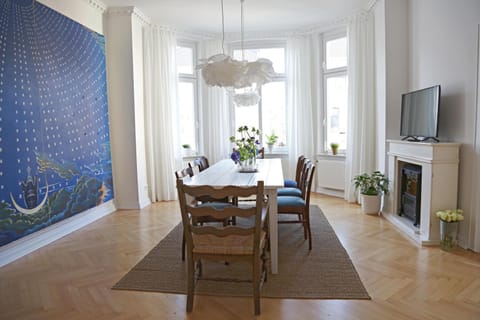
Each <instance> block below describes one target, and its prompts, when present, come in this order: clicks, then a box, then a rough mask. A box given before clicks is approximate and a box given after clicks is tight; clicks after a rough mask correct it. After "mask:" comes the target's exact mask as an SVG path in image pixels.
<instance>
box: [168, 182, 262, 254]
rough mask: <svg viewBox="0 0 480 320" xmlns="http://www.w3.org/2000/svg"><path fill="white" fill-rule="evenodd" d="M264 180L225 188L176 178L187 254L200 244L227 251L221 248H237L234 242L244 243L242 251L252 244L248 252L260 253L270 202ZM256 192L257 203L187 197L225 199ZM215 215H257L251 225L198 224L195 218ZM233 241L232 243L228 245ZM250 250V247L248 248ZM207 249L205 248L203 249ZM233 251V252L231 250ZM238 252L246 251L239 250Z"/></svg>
mask: <svg viewBox="0 0 480 320" xmlns="http://www.w3.org/2000/svg"><path fill="white" fill-rule="evenodd" d="M263 185H264V183H263V181H258V183H257V185H256V186H251V187H239V186H226V187H222V188H217V187H215V188H214V187H212V186H205V185H204V186H190V185H187V184H184V183H183V181H182V180H177V190H178V198H179V202H180V209H181V213H182V223H183V226H184V230H185V237H186V240H187V254H188V255H190V254H193V253H195V252H196V251H195V250H196V249H197V250H199V249H198V248H205V247H211V250H212V252H211V254H219V255H222V254H225V252H224V251H223V250H222V248H223V249H224V250H227V251H231V250H233V251H235V247H234V246H235V245H237V244H238V243H241V244H242V246H241V247H242V249H240V246H239V248H238V250H239V251H242V250H243V251H244V250H245V246H247V247H250V246H251V247H250V248H249V249H250V250H251V252H248V253H249V254H252V253H253V254H258V253H259V252H258V250H259V241H260V237H261V230H262V223H263V222H264V220H265V217H266V215H267V212H268V211H267V210H268V205H267V204H266V203H265V200H264V196H263V194H264V190H263ZM252 195H255V196H256V204H255V205H254V206H242V207H238V206H234V205H232V204H223V203H219V204H217V205H211V204H210V205H202V204H200V205H198V204H197V203H196V202H191V201H190V202H189V201H188V200H187V199H189V198H191V197H193V198H199V197H205V196H208V197H211V198H215V199H222V198H225V197H249V196H252ZM207 216H209V217H213V218H215V219H218V220H222V219H227V218H230V217H244V218H248V217H254V222H253V223H252V224H251V225H248V226H244V225H241V226H240V225H234V226H232V225H229V226H225V225H223V224H216V225H212V224H205V225H203V226H202V225H196V224H194V223H192V221H196V220H201V219H202V217H207ZM229 244H230V247H229ZM247 251H248V250H247ZM202 253H205V252H202ZM230 254H231V252H230ZM238 254H240V255H241V254H246V253H245V252H243V253H242V252H238Z"/></svg>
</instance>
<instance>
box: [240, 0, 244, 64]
mask: <svg viewBox="0 0 480 320" xmlns="http://www.w3.org/2000/svg"><path fill="white" fill-rule="evenodd" d="M244 2H245V0H240V8H241V11H240V25H241V30H240V34H241V46H242V61H245V49H244V47H243V41H244V38H243V34H244V32H245V27H244V18H243V3H244Z"/></svg>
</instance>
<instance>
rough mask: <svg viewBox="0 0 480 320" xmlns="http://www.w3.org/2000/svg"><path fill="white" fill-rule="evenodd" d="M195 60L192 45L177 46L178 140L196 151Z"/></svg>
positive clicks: (181, 44) (193, 46)
mask: <svg viewBox="0 0 480 320" xmlns="http://www.w3.org/2000/svg"><path fill="white" fill-rule="evenodd" d="M195 58H196V51H195V44H194V43H180V44H178V45H177V52H176V61H177V73H178V115H179V123H180V125H179V128H180V137H179V138H180V144H181V145H185V144H188V145H190V148H191V149H192V150H198V148H197V147H198V145H197V136H198V134H197V112H196V111H197V75H196V71H195V64H194V59H195Z"/></svg>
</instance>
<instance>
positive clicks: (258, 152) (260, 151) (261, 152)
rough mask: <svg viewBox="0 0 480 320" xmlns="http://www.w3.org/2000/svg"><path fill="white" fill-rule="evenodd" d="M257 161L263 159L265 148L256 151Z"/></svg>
mask: <svg viewBox="0 0 480 320" xmlns="http://www.w3.org/2000/svg"><path fill="white" fill-rule="evenodd" d="M257 159H265V147H261V148H260V149H258V150H257Z"/></svg>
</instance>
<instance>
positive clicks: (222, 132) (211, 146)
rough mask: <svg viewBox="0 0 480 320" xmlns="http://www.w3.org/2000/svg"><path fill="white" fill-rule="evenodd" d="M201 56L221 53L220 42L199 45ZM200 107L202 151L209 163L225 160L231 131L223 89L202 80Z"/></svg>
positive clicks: (228, 109) (228, 152) (229, 110)
mask: <svg viewBox="0 0 480 320" xmlns="http://www.w3.org/2000/svg"><path fill="white" fill-rule="evenodd" d="M200 52H201V55H202V57H203V58H208V57H210V56H212V55H214V54H216V53H220V52H222V42H221V41H219V40H212V41H204V42H203V43H202V44H201V51H200ZM200 81H201V88H202V107H201V112H200V119H201V121H202V128H203V130H202V131H203V151H204V154H205V156H206V157H207V158H208V159H209V161H210V163H215V162H218V161H219V160H222V159H225V158H226V157H228V155H229V154H230V153H231V149H230V148H231V145H230V142H229V137H230V136H231V135H232V134H233V133H234V130H232V125H231V123H232V106H231V105H230V104H229V101H228V96H227V94H226V91H225V89H223V88H219V87H208V86H207V85H206V84H205V82H204V81H203V78H202V79H201V80H200Z"/></svg>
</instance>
